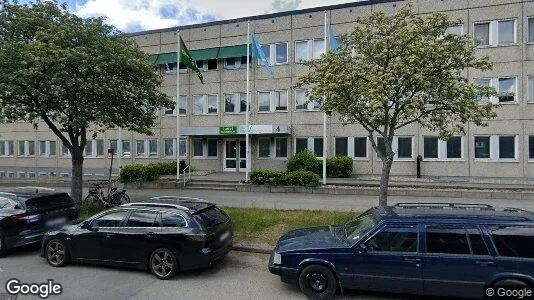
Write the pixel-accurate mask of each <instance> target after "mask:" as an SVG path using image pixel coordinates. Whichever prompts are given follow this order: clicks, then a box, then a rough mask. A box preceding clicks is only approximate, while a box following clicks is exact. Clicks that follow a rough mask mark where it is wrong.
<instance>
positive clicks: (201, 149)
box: [193, 139, 219, 158]
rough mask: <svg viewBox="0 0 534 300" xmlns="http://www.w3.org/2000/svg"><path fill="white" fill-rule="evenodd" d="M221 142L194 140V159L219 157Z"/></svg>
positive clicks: (215, 140)
mask: <svg viewBox="0 0 534 300" xmlns="http://www.w3.org/2000/svg"><path fill="white" fill-rule="evenodd" d="M218 154H219V142H218V141H217V139H193V156H194V157H199V158H201V157H204V158H206V157H208V158H213V157H218Z"/></svg>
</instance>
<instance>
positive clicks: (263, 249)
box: [232, 246, 273, 254]
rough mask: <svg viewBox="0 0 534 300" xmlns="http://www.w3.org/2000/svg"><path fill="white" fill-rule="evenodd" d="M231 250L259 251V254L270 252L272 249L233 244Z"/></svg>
mask: <svg viewBox="0 0 534 300" xmlns="http://www.w3.org/2000/svg"><path fill="white" fill-rule="evenodd" d="M232 250H233V251H239V252H249V253H261V254H271V253H272V252H273V250H272V249H265V248H255V247H247V246H233V247H232Z"/></svg>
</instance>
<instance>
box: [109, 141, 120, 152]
mask: <svg viewBox="0 0 534 300" xmlns="http://www.w3.org/2000/svg"><path fill="white" fill-rule="evenodd" d="M117 147H118V140H109V148H110V149H113V150H115V154H117V153H118V151H119V148H117Z"/></svg>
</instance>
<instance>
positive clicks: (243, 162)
mask: <svg viewBox="0 0 534 300" xmlns="http://www.w3.org/2000/svg"><path fill="white" fill-rule="evenodd" d="M246 168H247V149H246V141H245V140H242V139H232V140H225V141H224V166H223V170H224V171H225V172H244V171H246Z"/></svg>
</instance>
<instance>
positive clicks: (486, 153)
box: [475, 136, 490, 158]
mask: <svg viewBox="0 0 534 300" xmlns="http://www.w3.org/2000/svg"><path fill="white" fill-rule="evenodd" d="M475 158H490V137H489V136H475Z"/></svg>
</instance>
